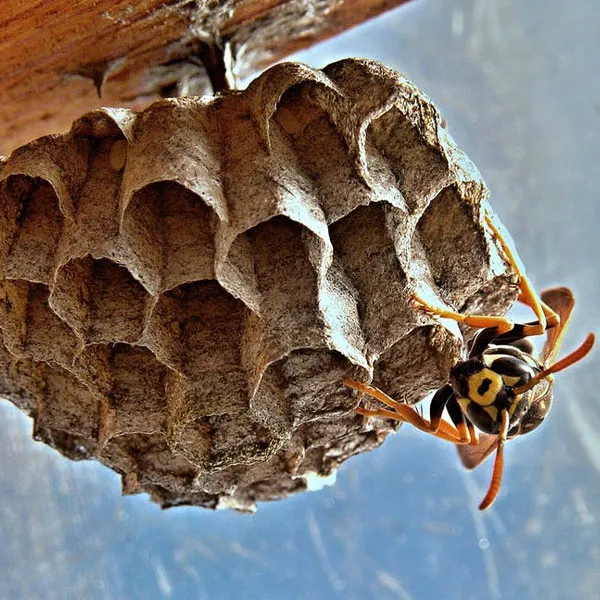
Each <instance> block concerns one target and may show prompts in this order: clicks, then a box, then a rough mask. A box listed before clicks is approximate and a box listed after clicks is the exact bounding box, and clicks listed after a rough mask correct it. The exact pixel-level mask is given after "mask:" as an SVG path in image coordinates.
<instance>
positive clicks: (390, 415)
mask: <svg viewBox="0 0 600 600" xmlns="http://www.w3.org/2000/svg"><path fill="white" fill-rule="evenodd" d="M344 384H345V385H347V386H348V387H350V388H352V389H355V390H358V391H359V392H362V393H363V394H367V395H368V396H371V397H372V398H375V399H376V400H379V401H380V402H382V403H383V404H385V405H386V406H388V407H390V408H392V409H393V412H392V411H389V410H384V409H378V410H367V409H364V408H357V409H355V412H357V413H358V414H360V415H363V416H367V417H382V418H385V419H395V420H396V421H402V422H404V423H410V424H411V425H413V426H414V427H416V428H417V429H420V430H421V431H424V432H426V433H430V434H431V435H434V436H435V437H439V438H441V439H443V440H446V441H448V442H452V443H454V444H464V443H465V442H464V440H462V439H461V436H460V433H459V432H458V431H457V430H456V429H455V428H454V427H453V426H452V425H450V423H447V422H446V421H444V420H441V422H440V423H439V428H438V429H437V431H432V429H431V423H430V422H429V421H427V420H426V419H424V418H423V417H422V416H421V415H420V414H419V413H418V412H417V411H416V410H415V409H414V408H413V407H412V406H408V405H407V404H401V403H400V402H396V401H395V400H393V399H392V398H390V397H389V396H388V395H387V394H385V393H384V392H382V391H381V390H379V389H377V388H376V387H373V386H371V385H368V384H366V383H361V382H360V381H354V380H353V379H350V378H349V377H344Z"/></svg>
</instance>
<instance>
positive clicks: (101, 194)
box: [0, 59, 514, 510]
mask: <svg viewBox="0 0 600 600" xmlns="http://www.w3.org/2000/svg"><path fill="white" fill-rule="evenodd" d="M486 198H487V190H486V188H485V185H484V183H483V181H482V180H481V176H480V174H479V172H478V171H477V169H476V168H475V167H474V165H473V164H472V163H471V162H470V161H469V159H468V158H467V157H466V156H465V155H464V154H463V153H462V152H461V151H460V150H459V149H458V148H457V147H456V145H455V144H454V142H453V140H452V139H451V137H450V136H449V135H448V133H447V131H446V128H445V123H443V121H442V119H441V117H440V115H439V114H438V112H437V110H436V109H435V107H434V106H433V105H432V103H431V101H430V100H429V99H428V98H427V97H426V96H425V95H424V94H422V93H421V92H420V91H419V90H418V89H416V88H415V87H414V86H413V85H412V84H411V83H410V82H409V81H407V80H406V79H405V78H404V77H403V76H402V75H399V74H398V73H395V72H393V71H391V70H390V69H387V68H386V67H384V66H382V65H381V64H379V63H376V62H374V61H368V60H358V59H348V60H344V61H340V62H338V63H334V64H332V65H329V66H328V67H326V68H325V69H323V70H322V71H319V70H315V69H312V68H309V67H307V66H305V65H302V64H294V63H284V64H280V65H277V66H275V67H273V68H271V69H269V70H268V71H267V72H265V73H264V74H263V75H261V76H260V77H259V78H257V79H256V80H255V81H254V82H253V83H252V84H251V85H250V86H249V87H248V89H247V90H245V91H242V92H232V93H229V94H225V95H220V96H217V97H214V98H180V99H170V100H163V101H160V102H157V103H155V104H153V105H151V106H150V107H149V108H148V109H146V110H145V111H143V112H141V113H139V114H135V113H133V112H131V111H128V110H122V109H114V108H110V109H109V108H107V109H103V110H99V111H95V112H92V113H89V114H87V115H85V116H83V117H81V118H80V119H78V120H77V121H76V122H75V123H74V124H73V127H72V129H71V131H70V133H68V134H65V135H59V136H49V137H45V138H41V139H39V140H36V141H34V142H31V143H30V144H27V145H26V146H23V147H21V148H19V149H18V150H16V151H15V152H14V153H13V154H12V155H11V156H10V157H8V158H6V159H3V160H2V163H0V277H1V291H0V327H1V329H2V336H3V342H4V343H3V344H2V345H0V392H1V393H2V394H3V395H5V396H7V397H9V398H10V400H11V401H12V402H14V403H15V404H16V405H17V406H19V407H20V408H21V409H22V410H23V411H25V412H26V413H28V414H29V415H31V416H32V417H33V419H34V437H35V438H36V439H38V440H42V441H44V442H46V443H48V444H50V445H51V446H53V447H55V448H56V449H57V450H59V451H60V452H61V453H63V454H64V455H65V456H67V457H69V458H72V459H75V460H78V459H95V460H98V461H100V462H101V463H103V464H105V465H107V466H108V467H110V468H112V469H114V470H115V471H117V472H118V473H120V474H121V475H122V478H123V489H124V492H125V493H139V492H147V493H149V494H150V496H151V497H152V499H154V500H155V501H157V502H159V503H160V504H161V505H162V506H164V507H169V506H174V505H180V504H195V505H200V506H204V507H211V508H214V507H217V506H225V507H232V508H237V509H240V510H252V509H253V508H254V506H255V503H256V502H257V501H262V500H272V499H277V498H281V497H285V496H287V495H289V494H290V493H293V492H297V491H301V490H304V489H306V487H307V481H309V480H311V479H312V477H311V476H313V475H317V476H328V475H330V474H332V473H333V472H334V471H335V470H336V469H337V467H338V466H339V465H340V464H341V463H342V462H343V461H345V460H347V459H348V458H349V457H351V456H353V455H355V454H357V453H360V452H363V451H366V450H370V449H372V448H374V447H376V446H378V445H379V444H381V443H382V441H383V440H384V439H385V437H386V435H387V434H388V433H390V432H391V431H393V430H394V429H395V428H396V427H397V424H395V423H391V422H389V421H384V420H379V419H374V420H369V421H365V419H363V418H362V417H360V416H358V415H356V414H355V413H353V412H352V410H353V408H355V407H356V405H357V404H358V401H359V400H360V398H358V397H356V396H355V394H354V393H353V392H351V391H350V390H349V389H347V388H345V387H344V385H343V384H342V377H343V376H344V375H350V376H352V377H354V378H359V379H361V380H365V381H373V382H374V383H375V385H378V386H379V387H382V388H383V389H384V390H385V391H386V392H387V393H389V394H390V395H392V396H394V397H396V398H397V399H399V400H403V401H405V402H409V403H416V402H418V401H420V400H421V399H422V398H423V397H424V396H425V395H426V394H427V393H428V392H429V391H431V390H432V389H435V388H436V387H438V386H439V385H440V384H442V383H443V382H445V381H446V378H447V375H448V371H449V369H450V367H451V366H452V364H453V363H454V362H455V361H456V360H457V359H458V358H459V356H460V352H461V349H462V346H463V340H462V337H461V335H460V332H459V330H458V328H457V327H456V326H455V325H452V324H447V323H445V322H443V323H442V322H438V321H434V320H433V319H431V318H430V317H428V316H427V315H424V314H422V313H420V312H419V311H417V310H415V308H414V307H413V306H412V305H411V302H410V298H411V293H412V292H414V291H415V290H417V289H418V290H419V293H420V294H421V295H426V296H427V297H430V298H432V300H433V301H435V302H438V303H440V304H444V303H446V304H447V305H449V306H452V307H454V308H461V309H465V308H469V309H473V310H476V311H479V312H481V311H485V312H488V311H492V312H496V313H500V312H504V311H505V310H506V309H507V307H508V306H509V304H510V302H511V301H512V299H513V297H514V285H513V283H514V282H513V279H512V275H511V273H509V272H508V271H507V267H506V265H505V263H504V261H503V260H502V258H501V257H500V255H499V253H498V251H497V248H496V245H495V242H494V241H493V239H492V237H491V236H490V234H489V232H488V231H486V227H485V224H484V221H483V218H482V217H483V208H484V207H486V206H487V202H486ZM488 210H489V209H488Z"/></svg>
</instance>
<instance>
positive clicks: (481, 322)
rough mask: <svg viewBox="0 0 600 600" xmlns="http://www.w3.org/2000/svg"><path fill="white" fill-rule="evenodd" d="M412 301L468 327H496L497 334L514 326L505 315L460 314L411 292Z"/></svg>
mask: <svg viewBox="0 0 600 600" xmlns="http://www.w3.org/2000/svg"><path fill="white" fill-rule="evenodd" d="M413 302H415V304H416V305H417V306H418V308H420V309H421V310H422V311H424V312H426V313H428V314H430V315H433V316H436V317H442V318H443V319H452V320H453V321H457V322H458V323H464V324H465V325H468V326H469V327H476V328H478V329H485V328H486V327H496V328H497V329H498V335H502V334H503V333H506V332H508V331H510V330H511V329H512V328H513V327H514V323H513V322H512V321H511V320H510V319H507V318H506V317H493V316H488V315H462V314H460V313H457V312H455V311H453V310H447V309H445V308H441V307H439V306H433V305H432V304H429V303H428V302H427V301H426V300H423V298H421V297H419V296H417V295H416V294H413Z"/></svg>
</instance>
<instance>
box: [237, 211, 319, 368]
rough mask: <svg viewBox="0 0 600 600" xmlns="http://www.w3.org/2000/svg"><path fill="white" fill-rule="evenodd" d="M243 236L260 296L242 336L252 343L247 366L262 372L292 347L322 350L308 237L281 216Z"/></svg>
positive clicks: (314, 268) (308, 233)
mask: <svg viewBox="0 0 600 600" xmlns="http://www.w3.org/2000/svg"><path fill="white" fill-rule="evenodd" d="M245 236H246V237H247V239H248V240H249V242H250V243H251V245H252V253H253V256H254V268H255V273H256V278H257V281H258V285H259V292H260V294H261V318H260V319H258V318H254V317H251V318H250V321H249V325H248V329H247V332H246V337H247V338H248V339H251V340H252V341H253V344H254V346H253V348H252V352H253V353H254V354H253V357H252V358H249V359H248V362H249V364H251V365H253V366H255V368H257V369H258V370H259V371H262V370H263V369H264V367H265V366H266V365H268V364H269V363H271V362H273V361H274V360H278V359H279V358H281V357H282V356H285V355H286V354H288V353H289V352H290V351H292V350H295V349H297V348H310V347H314V346H315V345H319V344H321V345H322V346H326V345H327V340H326V339H325V336H324V332H323V330H322V322H321V318H320V316H319V315H320V309H319V304H318V300H319V297H318V281H317V274H316V266H315V265H313V264H312V262H311V259H310V257H309V251H308V248H307V242H308V241H310V240H309V238H311V237H313V234H312V233H310V232H308V231H307V230H306V229H305V228H304V227H302V226H301V225H299V224H298V223H295V222H293V221H290V220H289V219H288V218H286V217H275V218H273V219H270V220H269V221H267V222H265V223H261V224H260V225H258V226H256V227H254V228H253V229H251V230H249V231H247V232H246V234H245ZM305 236H306V241H305ZM313 239H314V237H313Z"/></svg>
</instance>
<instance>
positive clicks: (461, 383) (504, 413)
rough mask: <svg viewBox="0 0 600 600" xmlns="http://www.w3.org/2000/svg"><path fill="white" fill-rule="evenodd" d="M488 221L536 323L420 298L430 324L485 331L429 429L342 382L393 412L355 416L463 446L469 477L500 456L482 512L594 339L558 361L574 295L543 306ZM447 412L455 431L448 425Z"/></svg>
mask: <svg viewBox="0 0 600 600" xmlns="http://www.w3.org/2000/svg"><path fill="white" fill-rule="evenodd" d="M485 221H486V223H487V225H488V227H489V229H490V231H491V232H492V234H493V236H494V238H495V239H496V240H497V242H498V244H499V246H500V249H501V250H502V252H503V254H504V256H505V259H506V261H507V262H508V264H509V265H510V266H511V267H512V268H513V270H514V272H515V273H516V274H517V277H518V280H519V295H518V300H519V301H520V302H522V303H523V304H525V305H527V306H529V307H530V308H531V309H532V310H533V312H534V314H535V317H536V320H535V321H531V322H529V323H523V324H520V323H514V322H512V321H511V320H509V319H507V318H506V317H500V316H487V315H470V314H468V315H463V314H460V313H457V312H454V311H451V310H446V309H444V308H442V307H438V306H433V305H432V304H430V303H429V302H427V301H425V300H424V299H423V298H421V297H419V296H417V295H414V296H413V300H414V303H415V305H416V306H417V307H418V308H419V309H421V310H423V311H424V312H426V313H428V314H430V315H431V316H435V317H442V318H446V319H452V320H454V321H457V322H459V323H463V324H465V325H468V326H469V327H473V328H478V329H480V331H479V332H478V333H477V334H476V335H475V336H474V337H473V339H472V341H471V343H470V344H469V347H468V349H467V353H466V356H465V357H464V360H461V361H459V362H457V363H456V364H455V365H454V366H453V367H452V369H451V370H450V377H449V382H448V383H447V384H446V385H444V386H443V387H441V388H440V389H439V390H437V392H436V393H435V395H434V396H433V398H432V400H431V405H430V409H429V421H428V420H427V419H425V418H423V417H422V416H421V414H420V413H419V412H417V410H416V409H415V408H414V407H412V406H409V405H407V404H402V403H400V402H396V401H395V400H393V399H392V398H390V397H389V396H387V395H386V394H385V393H384V392H382V391H381V390H379V389H377V388H375V387H373V386H370V385H368V384H365V383H360V382H358V381H354V380H352V379H349V378H344V383H345V384H346V385H347V386H349V387H351V388H354V389H356V390H359V391H361V392H363V393H365V394H367V395H369V396H372V397H373V398H375V399H377V400H379V401H380V402H382V403H383V404H385V405H386V406H387V407H388V408H391V409H392V410H386V409H378V410H367V409H364V408H357V409H356V412H357V413H359V414H361V415H364V416H367V417H383V418H391V419H395V420H397V421H403V422H407V423H411V424H412V425H414V426H415V427H417V428H418V429H420V430H422V431H425V432H427V433H430V434H432V435H435V436H436V437H439V438H442V439H445V440H447V441H450V442H453V443H455V444H457V449H458V454H459V456H460V459H461V461H462V463H463V465H464V466H465V467H466V468H468V469H473V468H475V467H476V466H478V465H479V464H481V463H482V462H483V461H484V460H485V459H486V458H487V457H488V456H489V455H490V454H491V453H492V452H493V451H494V450H495V451H496V458H495V461H494V467H493V471H492V478H491V481H490V485H489V488H488V491H487V493H486V495H485V497H484V499H483V500H482V502H481V504H480V505H479V509H480V510H486V509H487V508H489V507H490V506H491V505H492V504H493V502H494V500H495V499H496V497H497V495H498V492H499V491H500V486H501V483H502V471H503V466H504V452H503V451H504V443H505V442H506V440H508V439H511V438H514V437H516V436H518V435H523V434H525V433H529V432H530V431H533V430H534V429H535V428H536V427H538V425H540V423H541V422H542V421H543V420H544V418H545V417H546V415H547V414H548V411H549V410H550V406H551V404H552V384H553V378H552V375H553V374H554V373H558V372H559V371H562V370H563V369H566V368H567V367H569V366H571V365H572V364H574V363H576V362H578V361H580V360H581V359H582V358H583V357H584V356H586V354H588V353H589V351H590V350H591V349H592V346H593V345H594V334H593V333H590V334H589V335H588V336H587V337H586V339H585V340H584V342H583V343H582V344H581V345H580V346H579V347H578V348H577V349H576V350H574V351H573V352H572V353H571V354H569V355H567V356H565V357H564V358H562V359H561V360H557V357H558V352H559V350H560V346H561V344H562V341H563V338H564V335H565V332H566V330H567V326H568V324H569V319H570V316H571V313H572V311H573V306H574V303H575V302H574V297H573V293H572V292H571V290H569V289H568V288H565V287H561V288H552V289H548V290H545V291H544V292H542V294H541V299H540V298H539V297H538V295H537V294H536V292H535V291H534V289H533V287H532V285H531V283H530V282H529V280H528V278H527V276H526V274H525V272H524V269H523V268H522V266H521V265H520V261H518V259H517V257H516V255H515V254H514V253H513V252H512V250H511V248H510V247H509V245H508V243H507V242H506V241H505V239H504V237H503V236H502V235H501V233H500V231H499V229H498V227H497V226H496V225H495V223H494V222H493V221H492V219H491V218H490V216H489V214H487V213H486V214H485ZM544 332H546V335H547V338H546V343H545V345H544V348H543V350H542V353H541V355H540V356H539V357H538V356H537V355H536V352H535V350H534V347H533V344H532V343H531V341H530V340H529V338H530V337H531V336H536V335H541V334H543V333H544ZM444 409H446V410H447V411H448V415H449V417H450V420H451V421H452V423H448V422H447V421H445V420H444V419H443V418H442V414H443V412H444ZM479 432H481V434H480V433H479Z"/></svg>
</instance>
